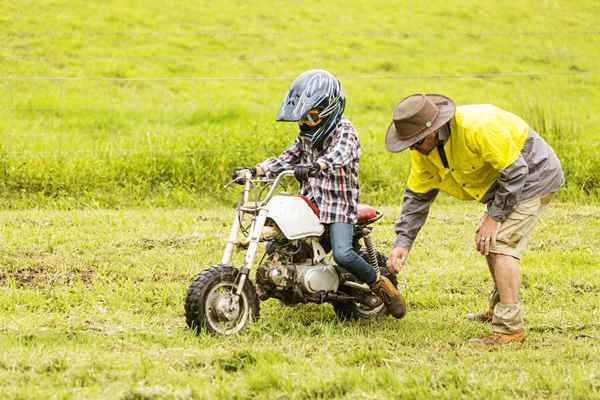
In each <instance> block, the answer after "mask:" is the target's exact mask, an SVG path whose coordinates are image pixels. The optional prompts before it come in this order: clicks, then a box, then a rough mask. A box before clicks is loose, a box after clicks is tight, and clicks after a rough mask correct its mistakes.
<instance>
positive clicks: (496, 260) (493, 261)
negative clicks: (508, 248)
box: [485, 253, 519, 268]
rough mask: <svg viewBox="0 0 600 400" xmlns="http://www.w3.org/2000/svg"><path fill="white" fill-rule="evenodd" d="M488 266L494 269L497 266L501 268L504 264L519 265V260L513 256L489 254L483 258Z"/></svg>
mask: <svg viewBox="0 0 600 400" xmlns="http://www.w3.org/2000/svg"><path fill="white" fill-rule="evenodd" d="M485 258H486V260H487V263H488V265H489V266H490V267H491V268H496V267H498V266H503V265H506V264H510V265H512V264H514V263H517V264H518V263H519V259H518V258H516V257H513V256H509V255H507V254H499V253H490V254H488V255H487V256H485Z"/></svg>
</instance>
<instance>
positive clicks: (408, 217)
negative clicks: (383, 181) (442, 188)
mask: <svg viewBox="0 0 600 400" xmlns="http://www.w3.org/2000/svg"><path fill="white" fill-rule="evenodd" d="M437 194H438V190H437V189H433V190H430V191H429V192H426V193H417V192H413V191H412V190H410V189H408V188H406V189H404V202H403V203H402V213H401V215H400V218H398V220H397V221H396V225H395V226H394V230H395V231H396V235H397V236H396V240H395V241H394V247H404V248H407V249H408V248H410V247H411V246H412V244H413V242H414V241H415V239H416V238H417V234H418V233H419V231H420V230H421V228H422V227H423V225H424V224H425V221H426V220H427V215H428V214H429V207H430V206H431V203H432V202H433V200H434V199H435V197H436V196H437Z"/></svg>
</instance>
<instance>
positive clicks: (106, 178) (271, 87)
mask: <svg viewBox="0 0 600 400" xmlns="http://www.w3.org/2000/svg"><path fill="white" fill-rule="evenodd" d="M599 12H600V6H599V5H598V2H597V1H593V0H589V1H577V2H568V1H547V2H544V3H543V4H541V5H540V3H539V2H534V1H523V2H514V1H500V2H480V1H461V2H447V1H433V2H427V4H425V3H422V4H420V3H414V2H389V1H388V2H386V1H368V2H362V1H352V2H343V3H342V2H338V3H335V2H334V3H332V2H328V3H322V2H303V3H297V2H279V3H278V4H277V5H276V6H273V4H272V2H270V1H253V2H251V3H248V4H246V3H240V2H233V1H224V2H216V3H215V2H195V3H189V2H188V3H173V2H166V1H152V2H125V1H106V2H102V5H98V4H95V3H90V2H76V1H48V2H44V5H43V7H42V6H39V7H38V6H34V5H33V4H32V3H29V2H26V1H16V2H10V3H6V2H5V3H4V4H2V5H0V196H1V198H2V199H3V202H2V204H3V207H10V208H26V207H31V206H48V207H81V206H103V207H126V206H132V205H133V206H138V205H151V206H189V205H197V204H198V200H197V199H198V198H203V199H204V198H206V197H207V196H210V197H212V198H213V199H221V200H222V199H224V196H223V195H222V194H221V193H222V192H221V190H220V187H221V185H222V184H223V182H224V181H225V180H226V177H227V176H228V172H229V171H230V170H231V168H232V167H234V166H236V165H253V164H255V163H256V162H258V161H260V160H262V159H263V158H265V157H267V156H269V155H272V154H276V153H278V152H280V151H281V150H282V149H283V147H284V146H285V145H286V144H288V143H290V142H291V141H292V140H293V138H294V135H295V129H294V127H293V125H290V124H282V123H276V122H274V116H275V114H276V111H277V109H278V107H279V104H280V102H281V101H282V98H283V96H284V94H285V92H286V90H287V87H288V85H289V84H290V82H291V80H292V79H293V78H294V77H295V76H297V75H298V74H299V73H300V72H302V71H303V70H305V69H308V68H315V67H319V68H326V69H328V70H330V71H332V72H333V73H334V74H336V75H337V76H339V77H340V78H341V80H342V82H343V84H344V86H345V89H346V93H347V97H348V103H347V112H346V115H347V116H348V117H349V118H350V119H351V120H352V121H353V122H354V124H355V125H356V127H357V129H358V132H359V135H360V138H361V141H362V145H363V150H364V151H363V157H362V163H361V179H362V183H363V197H364V198H365V199H367V200H370V201H374V202H377V203H382V202H392V201H397V200H399V199H400V196H401V187H402V186H403V183H404V181H405V179H406V176H407V171H408V166H407V161H408V160H407V157H406V155H402V156H397V155H391V154H389V153H386V152H385V150H384V147H383V135H384V133H385V131H386V128H387V126H388V124H389V121H390V118H391V110H392V109H393V106H394V105H395V104H396V103H397V102H398V101H399V100H400V99H401V98H403V97H404V96H406V95H408V94H411V93H413V92H438V93H444V94H447V95H449V96H451V97H452V98H454V99H455V100H456V101H457V102H458V103H459V104H467V103H494V104H497V105H499V106H501V107H504V108H506V109H508V110H511V111H513V112H516V113H518V114H520V115H521V116H523V117H524V118H525V119H526V120H528V121H530V122H531V124H532V126H533V127H534V128H536V129H538V130H539V131H540V132H541V133H542V134H543V135H544V137H546V138H547V139H548V140H549V141H550V143H551V144H552V145H553V146H554V147H555V149H556V150H557V152H558V154H559V156H560V158H561V159H562V161H563V166H564V168H565V171H566V176H567V187H566V189H565V190H564V191H563V192H562V193H561V196H562V198H563V199H568V200H585V201H597V200H598V199H599V192H598V190H599V187H600V185H599V181H598V177H599V176H600V161H599V158H598V156H597V154H598V151H599V150H600V142H599V141H598V126H599V125H600V117H598V112H597V110H598V109H600V97H599V96H598V87H600V77H599V73H600V71H599V70H598V68H597V66H598V64H599V62H600V32H598V29H597V16H598V14H599ZM528 73H534V74H533V75H527V74H528ZM506 74H508V75H506ZM518 74H525V75H518ZM31 77H70V78H80V79H75V80H59V81H48V80H37V79H34V80H30V79H28V78H31ZM199 77H206V78H209V79H208V80H202V79H185V78H199ZM248 77H261V78H266V79H250V80H248V79H245V78H248ZM103 78H108V79H114V80H105V79H104V80H103ZM128 78H142V80H123V79H128ZM215 78H216V79H215ZM221 78H224V79H221ZM148 79H150V80H148ZM392 186H394V187H397V188H398V189H397V190H396V189H394V190H391V189H390V187H392Z"/></svg>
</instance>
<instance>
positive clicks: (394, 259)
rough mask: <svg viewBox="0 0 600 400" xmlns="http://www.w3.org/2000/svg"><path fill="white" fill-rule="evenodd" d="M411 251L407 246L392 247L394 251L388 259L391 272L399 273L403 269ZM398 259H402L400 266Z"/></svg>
mask: <svg viewBox="0 0 600 400" xmlns="http://www.w3.org/2000/svg"><path fill="white" fill-rule="evenodd" d="M409 251H410V250H409V249H407V248H405V247H394V248H393V249H392V252H391V253H390V256H389V258H388V260H387V267H388V269H389V270H390V272H392V273H394V274H397V273H398V272H400V271H401V270H402V267H404V264H406V259H407V258H408V252H409ZM398 261H400V266H398Z"/></svg>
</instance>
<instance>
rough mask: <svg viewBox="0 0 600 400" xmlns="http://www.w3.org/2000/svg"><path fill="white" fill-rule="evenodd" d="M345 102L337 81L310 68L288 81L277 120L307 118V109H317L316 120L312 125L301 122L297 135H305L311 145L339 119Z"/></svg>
mask: <svg viewBox="0 0 600 400" xmlns="http://www.w3.org/2000/svg"><path fill="white" fill-rule="evenodd" d="M345 105H346V98H345V96H344V90H343V89H342V84H341V83H340V81H339V80H337V78H336V77H335V76H333V75H332V74H330V73H329V72H327V71H325V70H322V69H311V70H308V71H306V72H303V73H302V74H301V75H300V76H298V77H297V78H296V79H295V80H294V82H292V85H291V86H290V88H289V90H288V92H287V95H286V96H285V100H284V101H283V104H281V108H280V109H279V113H278V114H277V121H301V120H304V119H305V118H307V116H308V113H309V111H311V110H315V109H317V110H319V112H318V123H317V124H316V125H313V126H307V125H303V124H301V125H300V135H301V136H304V137H307V138H308V139H309V140H310V142H311V144H312V145H313V146H320V145H321V143H323V141H324V140H325V138H327V136H329V134H331V132H333V131H334V130H335V128H336V126H337V124H338V123H339V122H340V119H341V118H342V114H343V113H344V107H345ZM311 121H312V119H311Z"/></svg>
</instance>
